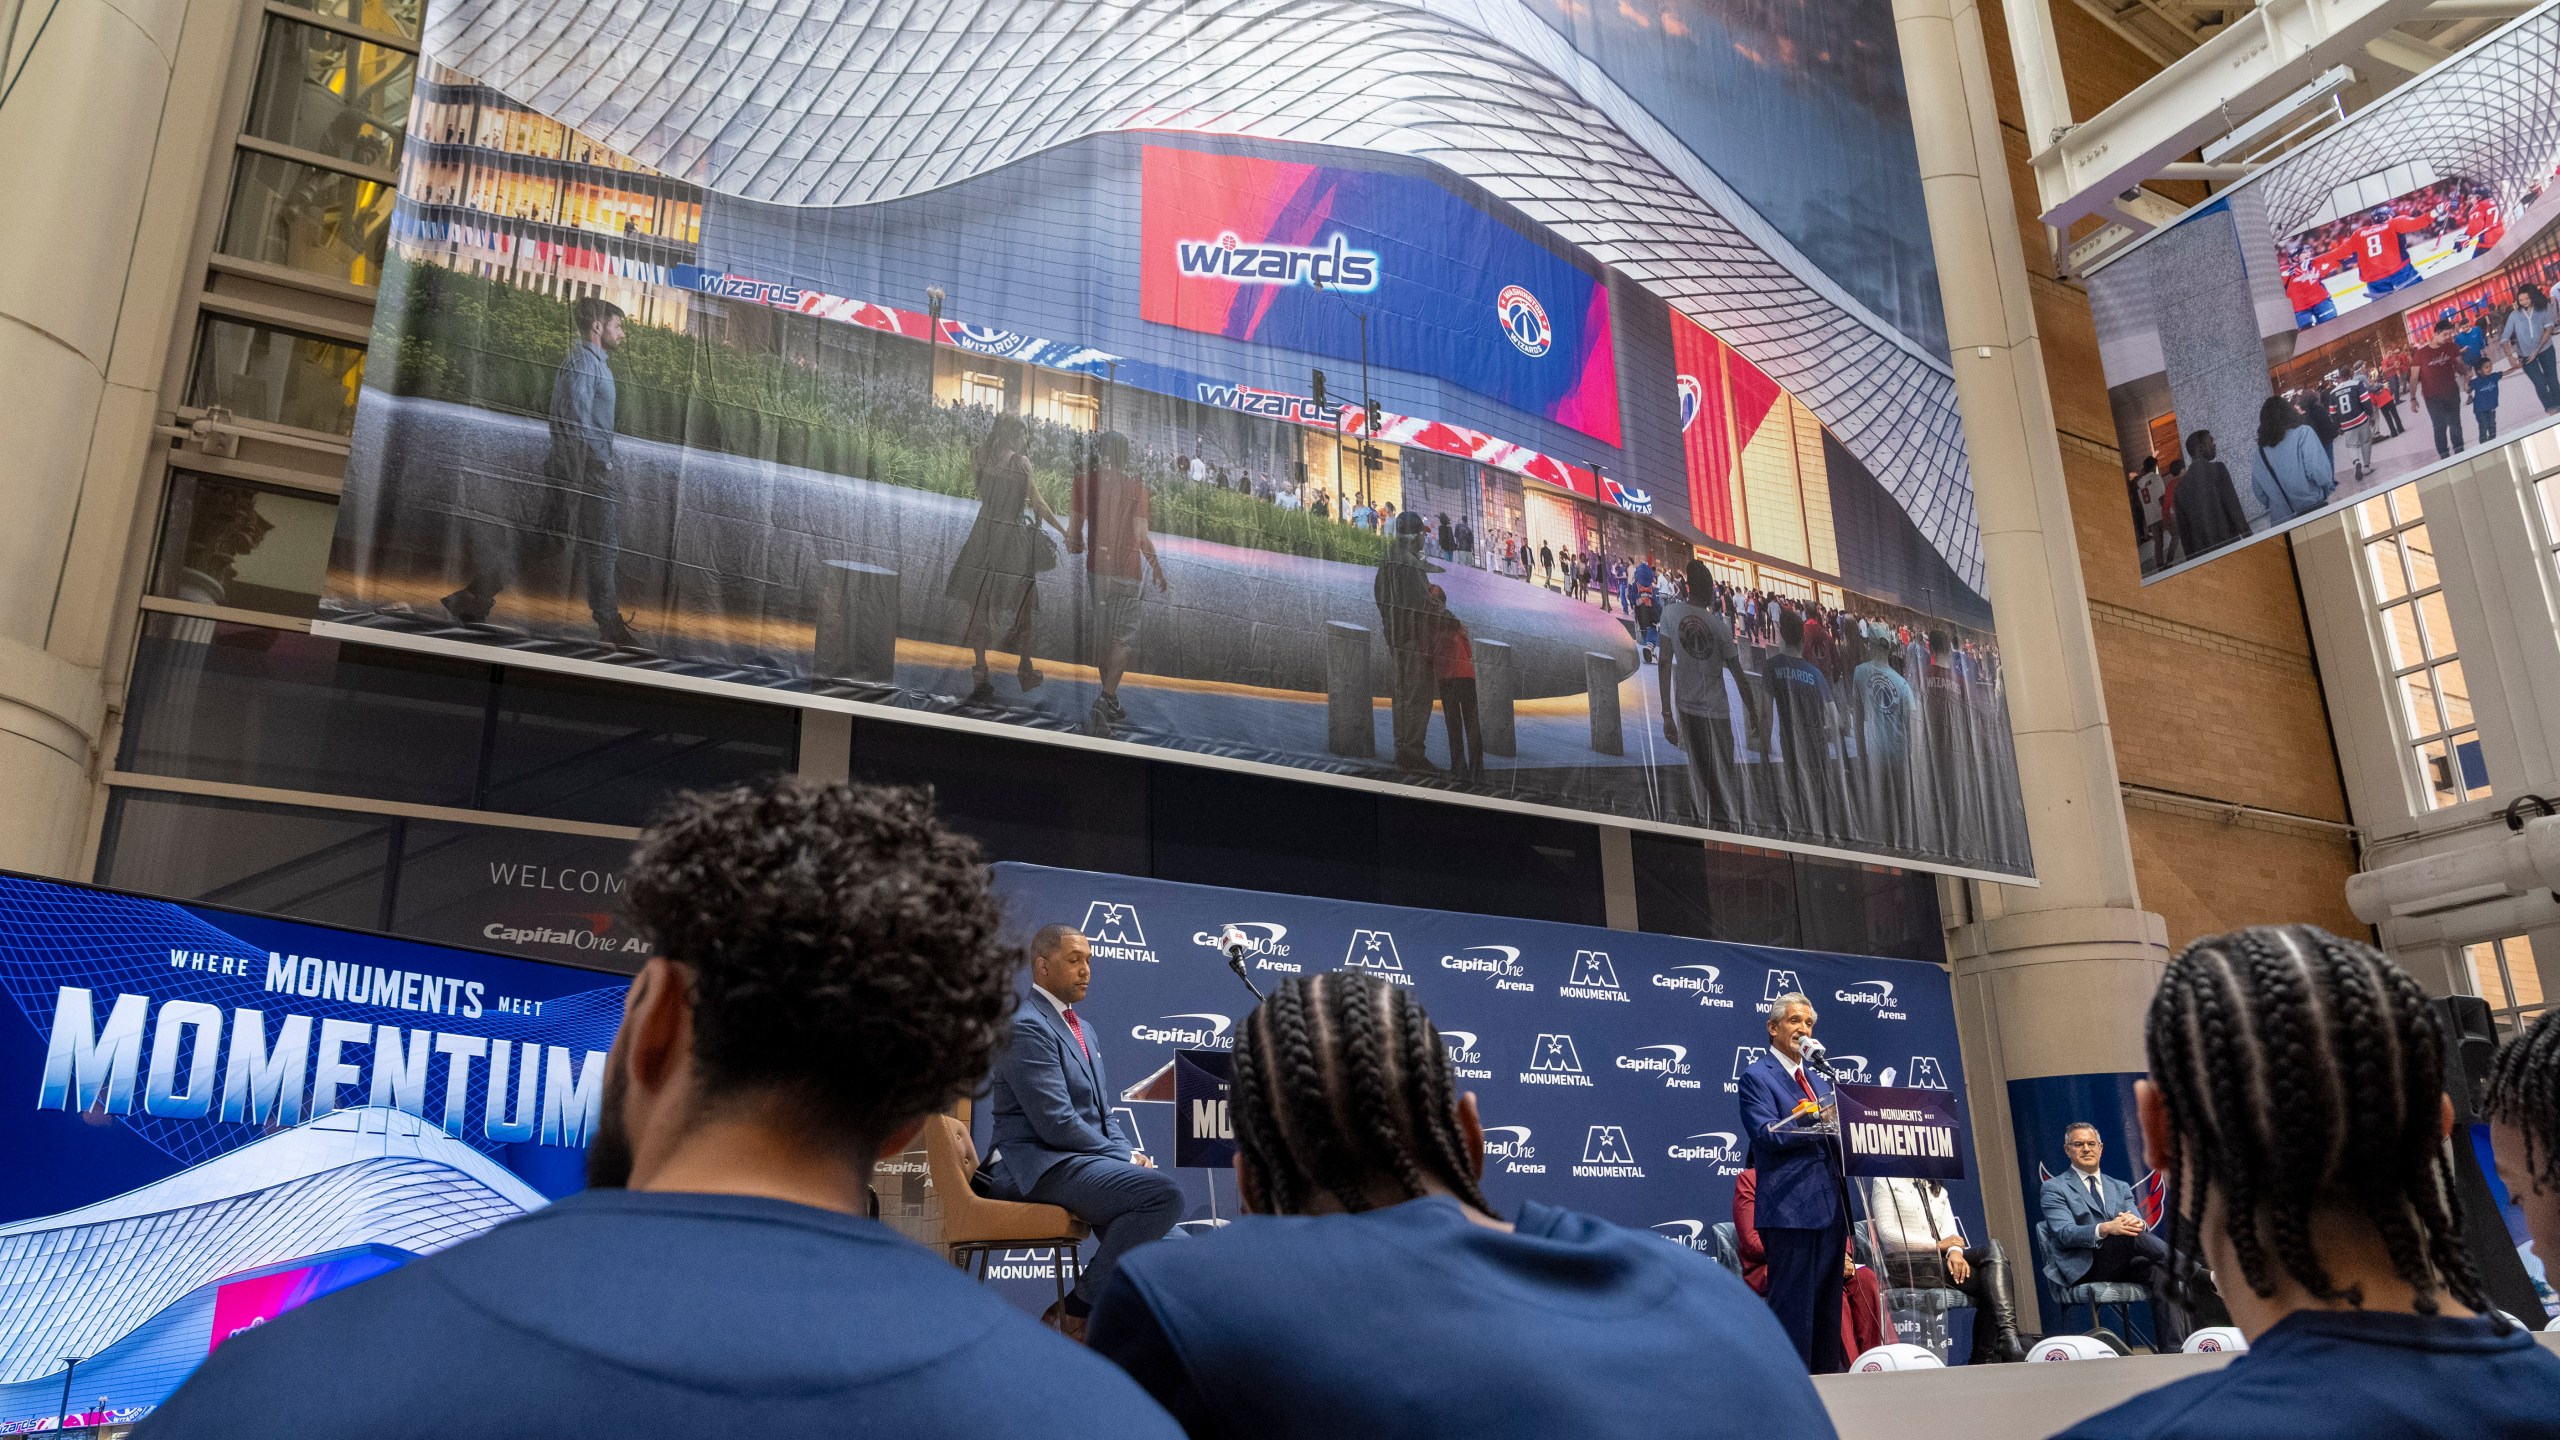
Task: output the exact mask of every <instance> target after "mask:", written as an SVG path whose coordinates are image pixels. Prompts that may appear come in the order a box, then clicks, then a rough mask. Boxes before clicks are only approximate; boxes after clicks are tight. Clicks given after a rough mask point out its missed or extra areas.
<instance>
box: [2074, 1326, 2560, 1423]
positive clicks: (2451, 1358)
mask: <svg viewBox="0 0 2560 1440" xmlns="http://www.w3.org/2000/svg"><path fill="white" fill-rule="evenodd" d="M2291 1436H2302V1437H2305V1440H2309V1437H2318V1440H2434V1437H2443V1440H2457V1437H2458V1440H2524V1437H2527V1436H2532V1437H2537V1440H2550V1437H2554V1436H2560V1355H2554V1354H2552V1353H2551V1352H2550V1351H2548V1350H2545V1349H2543V1348H2542V1347H2541V1346H2540V1345H2539V1344H2537V1343H2535V1341H2534V1338H2533V1336H2531V1335H2530V1334H2527V1333H2526V1332H2525V1331H2523V1330H2519V1329H2517V1328H2515V1327H2513V1326H2508V1327H2506V1328H2504V1329H2503V1330H2502V1329H2501V1328H2500V1327H2499V1324H2498V1322H2497V1321H2495V1320H2489V1319H2476V1318H2463V1319H2455V1318H2452V1317H2448V1316H2425V1315H2405V1314H2391V1313H2383V1312H2370V1313H2368V1312H2365V1311H2355V1310H2297V1311H2295V1312H2294V1313H2293V1314H2291V1315H2288V1316H2286V1317H2285V1318H2283V1319H2282V1320H2279V1321H2277V1322H2276V1323H2275V1325H2274V1326H2273V1327H2272V1328H2270V1329H2269V1330H2268V1331H2267V1333H2265V1334H2263V1335H2261V1336H2259V1337H2258V1339H2257V1341H2256V1343H2255V1344H2253V1345H2251V1346H2250V1347H2249V1353H2248V1354H2246V1355H2242V1356H2240V1357H2238V1358H2236V1359H2234V1360H2233V1361H2232V1362H2231V1363H2230V1364H2229V1365H2226V1366H2224V1367H2223V1368H2222V1369H2220V1370H2217V1371H2214V1372H2213V1373H2212V1374H2210V1375H2198V1376H2195V1377H2194V1378H2192V1379H2187V1380H2181V1381H2178V1382H2177V1383H2176V1384H2174V1385H2163V1386H2161V1387H2160V1388H2159V1389H2157V1390H2153V1391H2150V1392H2148V1393H2146V1394H2142V1395H2136V1396H2135V1397H2133V1398H2132V1399H2130V1400H2127V1401H2126V1402H2124V1403H2123V1404H2122V1405H2119V1406H2117V1407H2116V1408H2114V1409H2113V1410H2109V1411H2107V1412H2105V1413H2104V1414H2100V1415H2095V1416H2092V1417H2090V1418H2089V1419H2087V1420H2083V1421H2081V1422H2080V1423H2079V1424H2078V1425H2075V1426H2073V1427H2072V1428H2070V1429H2069V1430H2066V1431H2064V1432H2062V1434H2061V1435H2059V1436H2057V1437H2055V1440H2225V1437H2228V1440H2287V1437H2291Z"/></svg>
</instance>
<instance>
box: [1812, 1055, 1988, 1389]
mask: <svg viewBox="0 0 2560 1440" xmlns="http://www.w3.org/2000/svg"><path fill="white" fill-rule="evenodd" d="M1832 1088H1833V1094H1834V1099H1833V1101H1832V1104H1831V1106H1830V1107H1828V1108H1827V1109H1825V1110H1823V1111H1821V1112H1819V1116H1820V1118H1821V1119H1822V1120H1824V1121H1826V1122H1827V1123H1828V1128H1827V1129H1819V1130H1815V1129H1808V1130H1806V1131H1805V1132H1803V1133H1808V1134H1825V1135H1837V1136H1839V1137H1840V1140H1841V1143H1840V1145H1839V1146H1838V1147H1837V1148H1836V1149H1835V1150H1834V1151H1833V1153H1834V1154H1835V1155H1837V1156H1838V1157H1839V1164H1840V1170H1841V1183H1842V1185H1843V1186H1844V1187H1845V1186H1847V1185H1848V1180H1849V1178H1850V1177H1851V1176H1856V1177H1858V1178H1860V1179H1872V1178H1889V1179H1917V1180H1938V1181H1947V1180H1961V1179H1963V1178H1964V1146H1963V1144H1962V1143H1961V1136H1962V1132H1960V1131H1959V1130H1958V1129H1957V1128H1956V1097H1955V1093H1954V1092H1953V1091H1949V1090H1920V1089H1913V1088H1910V1087H1907V1086H1889V1085H1835V1086H1834V1087H1832ZM1797 1118H1798V1117H1797V1116H1789V1117H1788V1118H1787V1120H1786V1121H1784V1122H1781V1124H1790V1123H1794V1122H1795V1121H1796V1120H1797ZM1807 1118H1809V1119H1810V1118H1812V1117H1807ZM1772 1128H1777V1127H1772ZM1865 1198H1866V1197H1865V1195H1864V1192H1863V1189H1862V1188H1860V1189H1859V1190H1858V1194H1857V1200H1856V1202H1853V1204H1852V1208H1851V1209H1850V1211H1849V1212H1848V1213H1849V1215H1850V1226H1851V1228H1852V1229H1853V1230H1854V1229H1856V1228H1858V1226H1859V1221H1858V1220H1857V1218H1856V1217H1857V1213H1858V1204H1859V1203H1860V1202H1863V1201H1864V1200H1865ZM1866 1208H1867V1209H1868V1212H1869V1213H1868V1215H1867V1218H1866V1221H1865V1232H1866V1239H1867V1253H1868V1254H1869V1255H1871V1256H1873V1257H1875V1260H1876V1262H1877V1269H1878V1270H1879V1271H1880V1272H1887V1273H1884V1274H1881V1275H1880V1277H1879V1278H1883V1279H1887V1280H1889V1279H1890V1278H1891V1277H1890V1274H1889V1267H1887V1266H1885V1264H1884V1263H1883V1262H1884V1244H1883V1242H1882V1241H1881V1239H1879V1238H1878V1236H1877V1234H1876V1228H1875V1215H1874V1213H1873V1207H1872V1206H1869V1207H1866ZM1901 1293H1902V1294H1904V1295H1906V1296H1910V1297H1914V1298H1918V1299H1922V1300H1924V1301H1926V1300H1927V1299H1928V1297H1937V1299H1938V1300H1940V1301H1953V1300H1957V1299H1961V1297H1960V1296H1955V1295H1953V1294H1952V1293H1950V1292H1945V1291H1937V1290H1917V1291H1914V1290H1905V1291H1903V1292H1901ZM1894 1294H1895V1291H1894V1290H1893V1289H1892V1288H1891V1287H1890V1286H1889V1285H1884V1286H1879V1287H1878V1289H1877V1303H1878V1305H1879V1306H1880V1307H1881V1308H1882V1310H1883V1312H1884V1315H1883V1318H1884V1329H1885V1333H1886V1334H1888V1335H1892V1336H1894V1337H1895V1338H1897V1339H1898V1338H1900V1336H1901V1326H1900V1325H1898V1324H1897V1323H1895V1320H1894V1305H1893V1296H1894ZM1910 1308H1912V1309H1913V1310H1914V1311H1915V1312H1916V1314H1915V1323H1916V1325H1917V1326H1918V1333H1919V1337H1920V1343H1921V1345H1923V1346H1924V1347H1926V1348H1927V1349H1928V1350H1929V1352H1930V1353H1931V1354H1934V1355H1936V1356H1937V1357H1938V1359H1939V1360H1941V1361H1944V1360H1945V1359H1946V1358H1947V1351H1948V1336H1947V1305H1946V1304H1945V1303H1934V1304H1933V1303H1923V1304H1919V1305H1915V1306H1912V1307H1910Z"/></svg>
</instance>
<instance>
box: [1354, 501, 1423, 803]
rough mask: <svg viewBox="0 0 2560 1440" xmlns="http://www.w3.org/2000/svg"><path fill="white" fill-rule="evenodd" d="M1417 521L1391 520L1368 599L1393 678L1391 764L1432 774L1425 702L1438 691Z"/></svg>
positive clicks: (1409, 518) (1407, 518)
mask: <svg viewBox="0 0 2560 1440" xmlns="http://www.w3.org/2000/svg"><path fill="white" fill-rule="evenodd" d="M1422 530H1423V527H1422V517H1421V516H1419V515H1414V514H1407V515H1405V516H1404V517H1403V518H1401V519H1400V520H1398V521H1397V522H1396V530H1395V534H1394V535H1393V536H1392V537H1391V544H1390V547H1389V549H1388V551H1387V558H1386V560H1385V561H1384V562H1382V563H1381V564H1380V565H1379V566H1378V578H1377V579H1376V580H1375V581H1373V582H1372V583H1371V585H1370V595H1371V597H1372V598H1373V599H1374V600H1376V602H1377V606H1378V624H1379V629H1380V633H1381V634H1383V635H1384V636H1385V637H1386V642H1387V654H1388V655H1389V656H1390V657H1392V658H1393V660H1394V662H1395V674H1394V677H1393V679H1392V680H1391V682H1390V684H1391V687H1392V688H1390V689H1389V690H1388V692H1387V694H1388V698H1389V701H1390V703H1391V704H1392V705H1393V707H1394V711H1395V721H1394V723H1395V737H1396V741H1395V743H1396V765H1397V767H1398V768H1400V769H1405V770H1419V771H1423V772H1426V773H1437V772H1438V771H1439V768H1440V767H1439V766H1437V765H1434V764H1432V763H1431V757H1430V755H1429V753H1428V752H1427V750H1426V748H1425V747H1426V746H1428V744H1429V743H1430V739H1431V698H1432V696H1433V694H1434V693H1435V692H1437V690H1438V689H1439V682H1438V680H1437V678H1436V676H1435V673H1434V662H1433V659H1432V650H1431V640H1432V628H1433V621H1432V613H1431V582H1430V581H1429V580H1427V579H1425V578H1424V576H1425V574H1426V569H1425V562H1424V560H1423V558H1422Z"/></svg>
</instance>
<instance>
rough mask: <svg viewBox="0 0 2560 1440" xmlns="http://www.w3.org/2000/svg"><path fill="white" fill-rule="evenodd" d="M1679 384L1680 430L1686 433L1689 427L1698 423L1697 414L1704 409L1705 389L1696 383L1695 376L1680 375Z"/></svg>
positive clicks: (1696, 378)
mask: <svg viewBox="0 0 2560 1440" xmlns="http://www.w3.org/2000/svg"><path fill="white" fill-rule="evenodd" d="M1679 383H1680V428H1681V429H1682V430H1683V431H1686V430H1687V429H1688V428H1689V427H1690V426H1692V425H1695V424H1697V423H1698V412H1699V411H1700V410H1702V409H1705V408H1706V394H1707V389H1706V387H1705V386H1703V385H1701V384H1699V383H1698V377H1697V376H1695V375H1682V376H1680V377H1679Z"/></svg>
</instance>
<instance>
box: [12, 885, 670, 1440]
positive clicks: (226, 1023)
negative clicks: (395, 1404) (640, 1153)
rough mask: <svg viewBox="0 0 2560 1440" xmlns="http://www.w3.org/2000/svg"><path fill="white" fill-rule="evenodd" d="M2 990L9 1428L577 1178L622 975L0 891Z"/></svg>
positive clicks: (212, 913) (84, 898)
mask: <svg viewBox="0 0 2560 1440" xmlns="http://www.w3.org/2000/svg"><path fill="white" fill-rule="evenodd" d="M0 986H5V989H6V1001H5V1004H0V1012H5V1013H0V1097H4V1098H5V1102H6V1103H5V1104H0V1153H5V1154H6V1155H8V1156H9V1157H10V1160H11V1162H12V1163H11V1165H10V1177H9V1184H8V1186H7V1190H6V1194H5V1197H0V1435H15V1434H23V1433H28V1432H32V1431H36V1430H52V1429H55V1428H56V1426H57V1424H58V1422H59V1421H60V1418H61V1416H62V1414H63V1410H64V1403H65V1402H64V1395H65V1391H64V1382H65V1380H66V1379H68V1380H69V1382H70V1390H69V1397H70V1400H69V1403H70V1408H71V1409H72V1411H74V1412H75V1414H76V1415H77V1416H86V1417H91V1418H88V1419H85V1420H84V1419H78V1418H75V1419H74V1420H73V1422H72V1423H73V1424H75V1425H76V1424H90V1425H109V1424H113V1425H122V1424H128V1423H130V1422H132V1421H134V1420H136V1419H138V1418H140V1417H142V1416H144V1415H148V1414H149V1413H150V1412H151V1411H152V1410H153V1409H154V1408H156V1407H157V1406H158V1405H159V1404H160V1403H161V1402H162V1401H163V1400H164V1399H166V1398H167V1397H168V1395H169V1394H170V1392H171V1391H173V1390H175V1389H176V1388H177V1386H178V1384H179V1383H180V1382H181V1381H183V1380H185V1379H186V1377H187V1376H188V1375H189V1374H190V1373H192V1372H193V1371H194V1369H195V1367H196V1366H197V1365H198V1364H200V1363H202V1362H203V1360H204V1357H205V1356H206V1355H207V1354H208V1353H210V1352H211V1351H212V1350H213V1349H214V1348H215V1347H217V1346H219V1345H220V1344H221V1343H222V1342H223V1340H224V1339H225V1338H226V1337H227V1336H229V1335H231V1334H234V1333H236V1332H237V1331H239V1330H241V1329H244V1328H246V1327H248V1326H251V1325H256V1324H260V1323H263V1322H264V1321H266V1320H268V1319H272V1318H274V1317H275V1316H277V1315H279V1314H282V1313H283V1312H284V1311H286V1310H289V1309H291V1308H293V1307H294V1306H296V1305H300V1304H302V1303H304V1302H305V1301H308V1300H311V1299H313V1298H315V1297H317V1296H319V1295H322V1294H326V1293H327V1292H329V1291H331V1290H335V1289H338V1288H341V1287H343V1286H345V1285H350V1284H353V1283H356V1282H357V1281H360V1280H363V1279H365V1278H367V1277H370V1276H373V1275H378V1274H380V1273H382V1272H383V1271H385V1270H388V1269H392V1268H394V1267H396V1266H399V1265H401V1264H404V1263H406V1262H407V1261H409V1260H411V1259H414V1258H416V1257H417V1256H420V1255H423V1254H427V1253H430V1252H432V1251H435V1250H440V1249H442V1248H444V1247H445V1246H447V1245H451V1244H453V1243H454V1242H456V1241H458V1240H463V1239H467V1238H468V1237H470V1236H472V1235H475V1234H478V1233H479V1232H480V1231H482V1230H485V1229H487V1228H488V1227H490V1226H492V1225H495V1224H497V1223H498V1222H500V1221H502V1220H505V1219H508V1218H509V1217H511V1216H515V1215H520V1214H523V1213H524V1212H526V1211H529V1210H533V1209H537V1208H539V1207H541V1206H542V1205H544V1204H547V1203H548V1202H549V1201H551V1200H553V1199H556V1198H558V1197H560V1196H562V1195H566V1194H568V1193H570V1192H572V1191H574V1190H576V1189H578V1188H579V1187H580V1186H582V1185H583V1184H584V1183H585V1179H586V1145H587V1143H588V1137H589V1136H591V1135H592V1134H593V1133H594V1129H595V1124H596V1120H597V1116H598V1114H599V1113H600V1108H601V1105H602V1102H603V1096H604V1056H605V1052H606V1051H607V1050H608V1049H610V1048H611V1045H612V1041H613V1032H614V1028H615V1026H616V1025H617V1024H618V1023H619V1022H620V1020H621V1018H622V993H623V989H624V986H625V982H624V980H623V979H622V978H621V977H619V976H611V975H601V974H597V973H594V972H592V971H586V970H578V969H573V968H570V967H567V966H558V965H546V964H538V963H534V962H529V961H523V960H511V959H506V958H503V957H500V956H495V955H483V954H477V953H474V952H471V951H466V950H451V949H446V948H444V947H441V946H435V945H420V944H415V943H412V942H410V941H405V940H393V939H388V938H385V937H382V936H376V935H368V934H363V933H360V932H357V931H350V930H334V929H328V928H324V927H321V926H317V925H304V924H298V923H293V922H288V921H281V920H270V919H264V918H261V917H258V916H253V915H246V914H240V913H237V912H233V911H225V910H216V909H211V908H208V907H205V906H198V905H181V904H175V903H171V902H169V901H164V900H151V899H145V898H143V897H141V896H136V895H126V894H120V893H118V892H115V891H109V890H96V889H90V888H87V887H84V886H76V885H63V884H58V883H55V882H52V881H45V880H36V879H30V878H27V877H23V876H16V875H8V874H0ZM65 1356H76V1357H79V1360H78V1364H77V1365H76V1366H74V1367H72V1370H71V1373H70V1374H69V1375H68V1376H66V1375H65V1373H64V1368H65V1367H64V1357H65Z"/></svg>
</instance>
